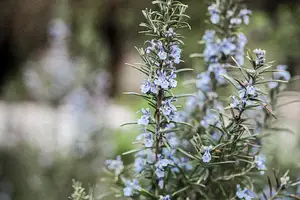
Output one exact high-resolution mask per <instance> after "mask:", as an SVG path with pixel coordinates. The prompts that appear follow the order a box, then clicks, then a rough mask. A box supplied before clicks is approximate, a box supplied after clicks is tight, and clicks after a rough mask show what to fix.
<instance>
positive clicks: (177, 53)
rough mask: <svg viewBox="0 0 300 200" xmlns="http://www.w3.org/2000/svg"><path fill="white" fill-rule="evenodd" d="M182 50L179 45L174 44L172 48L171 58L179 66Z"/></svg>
mask: <svg viewBox="0 0 300 200" xmlns="http://www.w3.org/2000/svg"><path fill="white" fill-rule="evenodd" d="M181 51H182V50H181V49H180V48H179V46H178V45H177V44H173V45H172V46H171V56H172V57H173V58H174V63H176V64H179V63H180V56H181Z"/></svg>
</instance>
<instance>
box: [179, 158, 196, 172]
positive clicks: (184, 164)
mask: <svg viewBox="0 0 300 200" xmlns="http://www.w3.org/2000/svg"><path fill="white" fill-rule="evenodd" d="M178 161H179V162H178V166H179V167H181V168H183V169H185V170H187V171H190V170H192V169H193V166H192V165H191V163H190V161H189V159H187V158H186V157H180V158H179V160H178Z"/></svg>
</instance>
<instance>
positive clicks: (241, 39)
mask: <svg viewBox="0 0 300 200" xmlns="http://www.w3.org/2000/svg"><path fill="white" fill-rule="evenodd" d="M247 43H248V40H247V37H246V36H245V34H244V33H239V34H238V40H237V45H238V46H239V47H240V48H242V49H243V48H244V47H245V46H246V44H247Z"/></svg>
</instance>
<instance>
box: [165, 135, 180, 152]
mask: <svg viewBox="0 0 300 200" xmlns="http://www.w3.org/2000/svg"><path fill="white" fill-rule="evenodd" d="M167 141H168V143H169V145H170V146H171V147H172V148H175V147H177V146H178V145H179V143H180V141H179V139H178V137H177V136H176V134H175V133H174V132H171V133H168V136H167Z"/></svg>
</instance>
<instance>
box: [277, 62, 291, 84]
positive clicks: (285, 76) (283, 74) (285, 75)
mask: <svg viewBox="0 0 300 200" xmlns="http://www.w3.org/2000/svg"><path fill="white" fill-rule="evenodd" d="M277 70H280V71H279V72H274V79H275V80H281V79H282V80H285V81H288V80H290V79H291V74H290V73H289V72H288V71H287V66H286V65H278V66H277Z"/></svg>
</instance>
